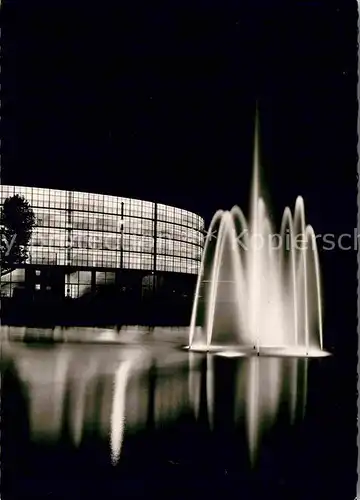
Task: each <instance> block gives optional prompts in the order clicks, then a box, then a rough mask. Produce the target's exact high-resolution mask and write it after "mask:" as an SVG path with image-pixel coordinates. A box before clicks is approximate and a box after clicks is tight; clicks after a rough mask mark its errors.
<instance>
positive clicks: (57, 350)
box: [2, 329, 357, 500]
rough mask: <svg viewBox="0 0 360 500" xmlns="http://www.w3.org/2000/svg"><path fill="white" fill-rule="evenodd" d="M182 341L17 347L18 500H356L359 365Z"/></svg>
mask: <svg viewBox="0 0 360 500" xmlns="http://www.w3.org/2000/svg"><path fill="white" fill-rule="evenodd" d="M179 333H180V332H179V331H177V333H176V334H174V332H173V331H172V330H171V329H169V331H166V329H162V330H161V332H158V331H157V330H156V329H153V330H152V331H151V332H148V334H147V335H137V336H136V335H135V336H134V335H133V336H131V335H130V334H128V336H127V337H126V336H125V337H124V338H125V340H126V341H124V342H123V343H122V344H121V343H117V344H116V343H114V342H111V339H110V340H109V341H108V342H106V341H105V340H104V342H100V341H98V342H97V343H96V342H94V343H91V344H90V343H79V342H77V343H76V342H71V341H68V342H59V343H54V344H42V343H39V342H37V343H25V342H22V341H21V340H20V341H19V340H18V341H15V340H9V339H7V340H3V342H2V344H3V348H2V466H3V467H2V488H3V494H4V498H19V497H26V498H29V497H31V498H40V497H56V498H57V497H59V498H73V497H74V498H85V497H86V496H90V497H91V498H93V497H94V498H95V497H97V496H100V498H104V499H106V498H130V497H131V498H134V497H135V498H136V497H138V498H140V497H141V498H162V497H163V498H170V499H171V498H179V499H180V498H181V499H183V498H188V497H190V498H193V497H194V498H195V497H196V498H203V497H205V496H208V497H209V498H218V497H220V496H222V497H224V498H229V497H230V498H241V499H243V498H245V499H248V498H249V499H250V498H260V497H261V498H263V497H264V495H270V497H274V498H277V499H279V498H284V499H285V498H286V499H297V498H299V499H300V498H301V499H306V500H311V499H316V500H319V499H322V498H324V499H325V498H326V499H329V498H330V499H332V498H334V499H335V498H336V499H338V498H343V499H348V498H349V499H350V498H355V497H356V481H357V478H356V465H357V448H356V432H357V429H356V416H357V409H356V397H355V392H354V383H356V382H355V380H353V373H354V372H353V368H354V364H353V363H352V361H351V362H350V361H345V360H343V359H342V358H340V357H338V356H330V357H328V358H323V359H296V358H277V357H266V358H262V357H261V356H260V357H251V358H237V357H226V356H223V355H221V354H206V353H189V352H188V351H186V350H184V349H183V348H182V344H183V343H182V342H181V340H180V338H181V335H180V334H179ZM68 337H70V338H71V335H69V336H68ZM100 337H101V336H100ZM100 337H99V336H98V337H97V338H98V339H99V338H100ZM110 337H111V336H106V335H105V336H104V337H103V339H108V338H110ZM111 338H112V337H111Z"/></svg>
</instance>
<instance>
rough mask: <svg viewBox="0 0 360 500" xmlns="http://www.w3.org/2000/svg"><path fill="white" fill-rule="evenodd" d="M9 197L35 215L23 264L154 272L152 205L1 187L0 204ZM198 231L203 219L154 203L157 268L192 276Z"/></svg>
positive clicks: (197, 255) (200, 242) (197, 252)
mask: <svg viewBox="0 0 360 500" xmlns="http://www.w3.org/2000/svg"><path fill="white" fill-rule="evenodd" d="M14 194H19V195H22V196H24V197H25V198H26V199H27V200H28V201H29V203H30V205H31V206H32V208H33V210H34V213H35V216H36V224H37V226H36V227H35V228H34V231H33V235H32V239H31V242H30V246H29V258H28V260H27V263H31V264H53V265H66V264H71V265H76V266H84V267H105V268H106V267H110V268H119V267H121V265H122V266H123V267H124V268H128V269H147V270H153V268H154V248H155V244H154V242H155V239H154V236H155V234H154V230H155V224H154V220H153V217H154V214H155V204H154V203H152V202H148V201H142V200H135V199H129V198H120V197H119V198H118V197H115V196H108V195H100V194H95V193H81V192H69V191H63V190H51V189H43V188H28V187H14V186H1V189H0V196H1V198H0V199H1V202H3V201H4V199H5V198H6V197H8V196H12V195H14ZM122 204H123V212H122ZM69 208H70V210H69ZM69 214H70V223H69ZM121 215H123V217H121ZM203 229H204V221H203V219H201V217H199V216H198V215H196V214H193V213H191V212H188V211H186V210H182V209H179V208H175V207H170V206H167V205H163V204H157V234H156V236H157V237H156V253H157V256H156V269H157V270H159V271H162V270H163V271H170V272H171V271H172V272H184V273H191V274H194V273H197V272H198V268H199V260H200V258H201V253H202V248H203V244H204V236H203V234H202V231H203ZM69 236H70V241H71V244H70V256H71V259H70V262H68V261H67V245H68V238H69ZM69 285H71V286H73V287H79V286H80V285H81V286H83V285H84V284H83V283H69ZM76 290H77V291H79V288H77V289H76ZM74 293H75V292H74Z"/></svg>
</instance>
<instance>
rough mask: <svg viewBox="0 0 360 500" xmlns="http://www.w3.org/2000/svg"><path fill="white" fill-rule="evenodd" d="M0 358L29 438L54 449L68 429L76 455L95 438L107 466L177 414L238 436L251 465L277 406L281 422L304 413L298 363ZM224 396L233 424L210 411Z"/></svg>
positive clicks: (57, 349) (173, 350)
mask: <svg viewBox="0 0 360 500" xmlns="http://www.w3.org/2000/svg"><path fill="white" fill-rule="evenodd" d="M160 336H161V335H160ZM8 350H9V356H10V357H11V358H12V359H13V361H14V362H15V365H16V368H17V370H18V373H19V377H20V379H21V381H22V382H23V383H24V384H25V386H26V387H27V390H28V394H29V401H30V408H29V420H30V433H31V440H32V441H35V442H36V441H46V442H54V443H57V442H60V441H61V439H62V432H63V429H64V428H66V429H67V430H68V432H69V434H70V436H71V440H72V443H73V445H74V446H75V447H79V446H81V443H82V441H83V439H84V436H85V435H86V433H88V432H94V431H96V435H97V436H101V439H102V440H103V441H105V442H107V443H108V448H109V457H111V461H112V463H113V464H114V465H115V464H117V463H118V462H119V460H121V451H122V447H123V444H124V440H125V441H126V436H128V435H131V434H136V432H137V431H139V430H141V429H146V428H147V427H149V422H152V425H153V426H154V427H155V429H156V428H161V427H162V426H163V425H167V424H168V423H169V422H174V421H176V420H177V419H178V418H180V417H181V415H183V414H192V415H193V419H194V422H195V423H196V422H199V421H200V420H201V419H202V420H204V419H205V420H206V421H207V425H208V427H209V429H210V432H211V431H216V427H217V426H220V427H225V428H226V427H228V428H231V427H235V428H239V429H241V430H242V432H245V434H246V436H247V443H248V455H249V459H250V462H253V461H254V460H255V459H256V456H257V452H258V450H259V445H260V443H261V440H262V436H263V435H264V434H266V432H269V431H270V429H271V427H272V425H273V424H274V423H275V422H276V418H277V414H278V410H279V406H280V405H282V406H284V405H285V406H286V407H287V412H288V420H289V423H295V422H296V420H297V418H301V417H302V416H303V415H304V412H305V406H306V394H307V369H308V365H307V360H304V359H290V358H258V357H252V358H233V359H226V358H221V357H219V356H216V355H213V354H195V353H191V352H186V351H182V350H181V349H178V348H177V346H176V345H174V346H172V345H164V344H163V343H158V342H156V340H153V342H152V343H151V342H150V341H149V342H144V343H143V344H141V343H137V344H133V345H131V344H129V345H122V346H117V345H84V344H82V345H81V344H58V345H54V346H51V347H39V346H33V347H30V346H26V345H25V344H23V343H9V344H8ZM225 394H226V397H227V398H230V400H231V405H232V407H233V412H232V415H231V416H229V415H224V414H223V410H222V408H221V405H219V404H218V401H220V400H221V398H223V397H224V395H225ZM282 402H283V403H282Z"/></svg>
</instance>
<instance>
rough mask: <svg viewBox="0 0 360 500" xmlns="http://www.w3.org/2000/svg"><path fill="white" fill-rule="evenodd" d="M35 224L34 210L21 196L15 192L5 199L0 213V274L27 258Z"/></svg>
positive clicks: (9, 270)
mask: <svg viewBox="0 0 360 500" xmlns="http://www.w3.org/2000/svg"><path fill="white" fill-rule="evenodd" d="M35 225H36V224H35V215H34V212H33V210H32V208H31V206H30V204H29V202H28V201H27V200H26V199H25V198H24V197H23V196H20V195H18V194H16V195H14V196H10V197H8V198H6V199H5V201H4V203H3V205H2V207H1V213H0V226H1V247H0V258H1V260H0V267H1V276H3V275H4V274H7V273H9V272H11V271H12V270H13V269H14V268H16V267H17V265H19V264H23V263H24V262H25V261H26V259H27V258H28V245H29V242H30V239H31V235H32V230H33V228H34V227H35Z"/></svg>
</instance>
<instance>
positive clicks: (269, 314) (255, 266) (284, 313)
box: [189, 130, 328, 357]
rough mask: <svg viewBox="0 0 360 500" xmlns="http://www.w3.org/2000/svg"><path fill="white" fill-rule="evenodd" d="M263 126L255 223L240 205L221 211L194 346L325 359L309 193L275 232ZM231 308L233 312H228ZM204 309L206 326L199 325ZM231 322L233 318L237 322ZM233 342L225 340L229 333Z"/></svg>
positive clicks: (193, 329) (200, 293)
mask: <svg viewBox="0 0 360 500" xmlns="http://www.w3.org/2000/svg"><path fill="white" fill-rule="evenodd" d="M258 142H259V141H258V133H257V130H256V131H255V147H254V167H253V182H252V193H251V210H250V221H249V222H248V221H247V220H246V218H245V216H244V214H243V212H242V210H241V209H240V208H239V207H237V206H235V207H233V208H232V209H231V210H230V211H223V210H219V211H217V212H216V213H215V215H214V217H213V219H212V221H211V224H210V227H209V231H208V234H207V237H206V241H205V248H204V252H203V256H202V261H201V266H200V271H199V275H198V280H197V284H196V291H195V297H194V303H193V310H192V316H191V323H190V332H189V348H190V349H192V350H200V351H227V352H228V354H229V355H246V354H252V353H257V354H258V355H259V354H260V353H261V354H263V355H266V354H276V355H288V356H316V357H317V356H324V355H327V354H328V353H326V352H325V351H324V350H323V330H322V300H321V287H320V269H319V256H318V251H317V245H316V238H315V233H314V230H313V228H312V227H311V226H310V225H306V222H305V207H304V200H303V198H302V197H300V196H299V197H298V198H297V200H296V203H295V210H294V214H292V213H291V210H290V208H289V207H286V208H285V210H284V214H283V217H282V223H281V228H280V233H279V234H275V233H274V232H273V227H272V222H271V220H270V216H269V211H268V208H267V206H266V204H265V201H264V199H263V197H262V194H261V186H260V180H259V154H258V152H259V145H258ZM224 308H225V309H224ZM201 313H203V319H202V326H201V327H198V326H197V325H198V324H199V321H200V320H201V318H200V314H201ZM229 321H230V322H231V321H232V323H231V324H229ZM225 331H226V332H227V333H228V334H229V333H234V334H235V335H234V336H233V337H235V338H232V339H231V342H230V343H229V342H228V341H227V343H224V342H218V340H219V337H221V336H223V335H224V332H225Z"/></svg>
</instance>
